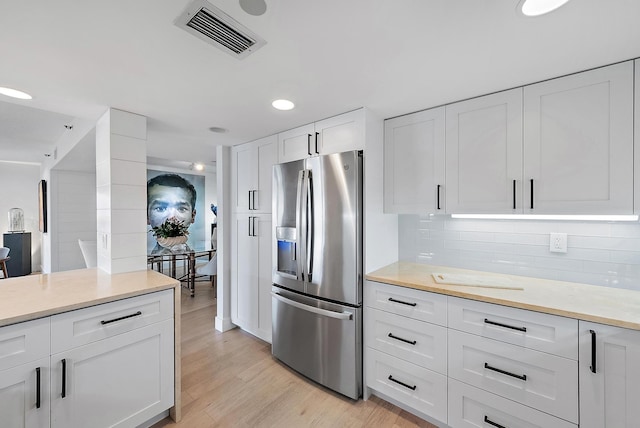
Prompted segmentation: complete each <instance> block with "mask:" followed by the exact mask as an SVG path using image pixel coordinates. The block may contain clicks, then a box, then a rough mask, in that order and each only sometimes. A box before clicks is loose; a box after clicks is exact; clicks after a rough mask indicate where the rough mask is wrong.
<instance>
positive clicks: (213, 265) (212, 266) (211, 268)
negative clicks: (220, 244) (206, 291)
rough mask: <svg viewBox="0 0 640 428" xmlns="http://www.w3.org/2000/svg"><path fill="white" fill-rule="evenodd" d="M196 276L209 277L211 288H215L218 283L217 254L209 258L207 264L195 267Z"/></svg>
mask: <svg viewBox="0 0 640 428" xmlns="http://www.w3.org/2000/svg"><path fill="white" fill-rule="evenodd" d="M196 275H203V276H210V277H211V286H212V287H215V286H216V285H217V282H218V281H217V279H218V254H217V253H216V254H215V255H214V256H213V257H211V260H209V261H208V262H207V263H201V264H199V265H196ZM216 291H217V290H216Z"/></svg>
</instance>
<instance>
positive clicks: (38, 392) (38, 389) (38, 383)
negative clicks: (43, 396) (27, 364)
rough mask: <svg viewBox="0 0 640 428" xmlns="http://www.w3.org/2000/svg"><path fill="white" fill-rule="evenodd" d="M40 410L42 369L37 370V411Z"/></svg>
mask: <svg viewBox="0 0 640 428" xmlns="http://www.w3.org/2000/svg"><path fill="white" fill-rule="evenodd" d="M39 408H40V367H37V368H36V409H39Z"/></svg>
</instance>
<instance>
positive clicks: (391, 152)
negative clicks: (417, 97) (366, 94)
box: [384, 107, 445, 214]
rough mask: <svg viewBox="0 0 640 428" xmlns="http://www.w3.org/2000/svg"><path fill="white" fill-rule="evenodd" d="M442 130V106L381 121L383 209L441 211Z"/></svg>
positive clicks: (396, 211) (412, 212)
mask: <svg viewBox="0 0 640 428" xmlns="http://www.w3.org/2000/svg"><path fill="white" fill-rule="evenodd" d="M444 133H445V129H444V107H438V108H434V109H430V110H425V111H420V112H417V113H413V114H409V115H406V116H401V117H396V118H394V119H388V120H385V122H384V210H385V212H388V213H401V214H426V213H438V212H444V203H445V202H444V191H445V190H444V136H445V134H444Z"/></svg>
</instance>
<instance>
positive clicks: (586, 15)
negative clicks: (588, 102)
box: [0, 0, 640, 163]
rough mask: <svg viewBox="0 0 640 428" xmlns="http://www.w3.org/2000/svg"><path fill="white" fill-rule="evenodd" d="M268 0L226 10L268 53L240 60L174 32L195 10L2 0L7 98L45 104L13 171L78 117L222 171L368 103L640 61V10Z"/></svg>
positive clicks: (424, 0)
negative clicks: (26, 96)
mask: <svg viewBox="0 0 640 428" xmlns="http://www.w3.org/2000/svg"><path fill="white" fill-rule="evenodd" d="M266 2H267V12H266V13H265V14H264V15H262V16H257V17H256V16H252V15H248V14H247V13H245V12H244V11H243V10H242V9H241V8H240V6H239V2H238V0H212V3H213V4H215V5H216V6H218V7H219V8H220V9H222V10H223V11H225V12H226V13H227V14H229V15H231V16H232V17H233V18H235V19H236V20H238V21H239V22H240V23H242V24H243V25H245V26H246V27H248V28H249V29H251V30H252V31H253V32H255V33H257V34H258V35H259V36H261V37H262V38H264V39H265V40H266V41H267V44H266V45H265V46H264V47H262V48H261V49H259V50H258V51H256V52H255V53H253V54H251V55H249V56H248V57H247V58H245V59H243V60H237V59H235V58H233V57H231V56H230V55H228V54H226V53H224V52H222V51H220V50H219V49H216V48H215V47H213V46H211V45H209V44H207V43H205V42H203V41H201V40H199V39H197V38H196V37H194V36H192V35H190V34H189V33H187V32H186V31H184V30H182V29H180V28H178V27H176V26H175V25H174V24H173V21H174V20H175V19H176V18H177V17H178V15H180V13H181V12H182V11H183V9H184V8H185V7H186V5H187V4H188V3H189V0H135V1H131V0H109V1H105V0H100V1H97V0H84V1H77V0H56V1H51V0H31V1H9V0H3V1H2V3H1V6H0V55H1V58H2V60H1V64H2V65H1V66H0V86H9V87H13V88H16V89H20V90H23V91H26V92H29V93H31V94H32V95H33V96H34V99H33V100H31V101H19V100H12V99H9V98H5V97H2V99H0V101H2V103H0V160H16V161H32V162H40V161H41V160H42V159H43V156H44V153H49V152H51V150H53V147H54V146H55V142H56V141H57V139H58V138H59V137H60V135H61V133H62V132H63V131H64V127H63V125H64V124H65V123H67V122H68V121H69V120H70V119H72V118H74V117H79V118H89V119H92V120H93V119H95V118H97V117H99V116H100V115H101V114H102V113H103V112H104V111H105V110H106V108H107V107H109V106H110V107H114V108H118V109H122V110H126V111H131V112H134V113H138V114H142V115H145V116H147V117H148V118H149V121H148V140H149V144H148V155H149V156H151V157H153V158H155V159H172V160H181V161H187V162H193V161H202V162H205V163H208V162H212V161H213V160H214V159H215V148H214V146H216V145H219V144H223V145H234V144H239V143H242V142H246V141H250V140H253V139H256V138H260V137H263V136H267V135H271V134H274V133H277V132H279V131H283V130H286V129H290V128H293V127H296V126H299V125H303V124H306V123H309V122H312V121H314V120H318V119H322V118H325V117H328V116H332V115H335V114H338V113H342V112H345V111H348V110H352V109H354V108H358V107H361V106H366V107H369V108H370V109H371V110H372V111H373V112H374V113H375V114H377V115H379V116H380V117H382V118H388V117H393V116H397V115H401V114H405V113H409V112H412V111H416V110H420V109H424V108H427V107H431V106H435V105H440V104H443V103H447V102H451V101H455V100H459V99H463V98H468V97H473V96H477V95H482V94H485V93H489V92H493V91H496V90H501V89H507V88H510V87H514V86H519V85H522V84H526V83H532V82H535V81H539V80H544V79H547V78H550V77H554V76H558V75H562V74H568V73H572V72H575V71H580V70H584V69H588V68H591V67H596V66H600V65H605V64H609V63H613V62H617V61H621V60H625V59H630V58H635V57H640V25H638V23H637V21H638V18H640V1H638V0H610V1H602V0H572V1H571V2H569V3H567V4H566V5H565V6H563V7H561V8H560V9H559V10H557V11H556V12H554V13H552V14H549V15H545V16H542V17H539V18H535V19H532V18H525V17H523V16H522V15H519V14H518V13H517V12H516V5H517V4H518V0H393V1H391V0H322V1H309V0H306V1H305V0H266ZM0 97H1V96H0ZM276 98H288V99H291V100H293V101H294V102H295V103H296V105H297V108H296V109H295V110H293V111H289V112H280V111H276V110H274V109H273V108H272V107H271V106H270V103H271V101H272V100H273V99H276ZM7 103H8V104H7ZM25 107H29V109H25ZM32 109H38V110H34V111H31V110H32ZM43 110H44V111H46V112H53V113H49V114H45V113H43ZM212 126H218V127H223V128H227V129H229V132H228V133H225V134H214V133H211V132H209V131H208V128H209V127H212Z"/></svg>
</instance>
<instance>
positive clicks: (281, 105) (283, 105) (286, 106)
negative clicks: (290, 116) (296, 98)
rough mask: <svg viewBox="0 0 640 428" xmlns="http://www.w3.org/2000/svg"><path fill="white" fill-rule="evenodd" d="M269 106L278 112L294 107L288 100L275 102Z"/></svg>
mask: <svg viewBox="0 0 640 428" xmlns="http://www.w3.org/2000/svg"><path fill="white" fill-rule="evenodd" d="M271 105H272V106H273V108H276V109H278V110H291V109H292V108H294V107H295V106H296V105H295V104H294V103H292V102H291V101H289V100H275V101H274V102H272V103H271Z"/></svg>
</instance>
